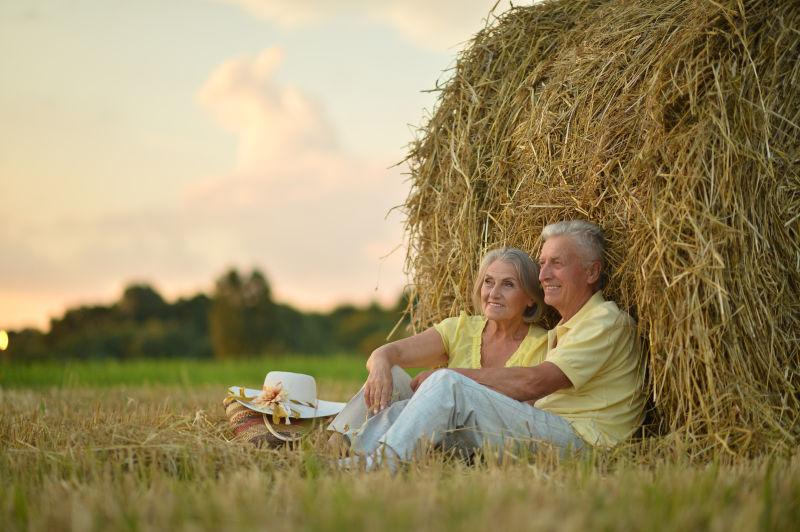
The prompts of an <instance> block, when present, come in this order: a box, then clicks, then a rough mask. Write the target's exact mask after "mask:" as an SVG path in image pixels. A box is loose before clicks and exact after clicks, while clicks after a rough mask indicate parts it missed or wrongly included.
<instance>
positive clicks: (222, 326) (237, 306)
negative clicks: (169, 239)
mask: <svg viewBox="0 0 800 532" xmlns="http://www.w3.org/2000/svg"><path fill="white" fill-rule="evenodd" d="M276 318H277V309H276V305H275V303H274V302H273V301H272V290H271V289H270V286H269V283H268V282H267V279H266V278H265V277H264V275H263V274H262V273H261V272H259V271H258V270H253V271H252V272H251V273H250V275H249V276H246V277H242V276H241V275H240V274H239V272H238V271H237V270H236V269H231V270H229V271H228V272H227V273H225V274H223V275H222V276H221V277H220V278H219V279H217V282H216V285H215V290H214V296H213V299H212V303H211V310H210V311H209V330H210V334H211V345H212V347H213V350H214V355H215V356H216V357H218V358H229V357H236V356H249V355H255V354H260V353H264V352H265V351H266V350H267V349H268V348H269V347H270V344H271V343H273V342H275V341H276V340H277V334H276V333H277V332H278V327H277V323H276Z"/></svg>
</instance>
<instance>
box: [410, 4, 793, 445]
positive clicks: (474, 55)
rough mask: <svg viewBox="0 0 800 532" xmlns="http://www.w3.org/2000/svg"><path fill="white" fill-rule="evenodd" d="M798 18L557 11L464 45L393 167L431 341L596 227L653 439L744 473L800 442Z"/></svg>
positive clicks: (758, 10)
mask: <svg viewBox="0 0 800 532" xmlns="http://www.w3.org/2000/svg"><path fill="white" fill-rule="evenodd" d="M798 57H800V3H798V2H797V0H771V1H759V0H754V1H744V0H742V1H715V2H712V1H710V0H701V1H695V0H665V1H661V2H650V1H649V0H630V1H624V0H609V1H597V0H564V1H550V2H544V3H541V4H537V5H533V6H530V7H518V8H512V9H511V10H510V11H508V12H506V13H504V14H503V15H501V16H500V17H499V18H498V19H497V20H495V21H494V23H492V24H491V25H489V26H488V27H487V28H486V29H484V30H483V31H481V32H480V33H478V34H477V35H476V36H475V37H474V39H473V40H472V41H471V42H470V43H469V45H468V46H467V47H466V49H465V50H464V51H463V52H462V53H461V54H460V56H459V59H458V61H457V64H456V67H455V69H454V70H453V73H452V76H451V78H450V79H449V81H447V83H445V84H444V85H443V87H442V88H441V94H440V97H439V100H438V104H437V107H436V109H435V110H434V113H433V114H432V117H431V118H430V120H429V122H428V123H427V124H426V125H425V126H424V127H423V128H422V129H421V130H420V135H419V136H418V138H417V140H416V141H415V142H414V143H412V145H411V150H410V153H409V157H408V162H409V165H410V168H411V183H412V188H411V192H410V194H409V197H408V199H407V201H406V204H405V211H406V215H407V222H406V224H407V231H408V234H409V243H410V245H409V253H408V258H407V268H408V270H409V272H410V273H411V274H412V276H413V281H414V285H415V287H416V290H417V294H416V295H417V302H416V306H415V307H414V308H413V311H412V315H413V318H414V322H415V324H417V326H425V325H428V324H430V323H432V322H434V321H436V320H439V319H441V318H444V317H446V316H449V315H453V314H454V313H456V312H457V311H458V310H459V309H462V308H468V307H469V288H470V283H471V281H472V278H473V275H474V274H475V270H476V265H477V263H478V260H479V257H480V256H481V254H482V253H483V252H484V251H485V250H486V249H487V248H491V247H494V246H497V245H501V244H502V245H515V246H519V247H521V248H523V249H527V250H529V251H530V252H531V253H534V254H535V253H537V252H538V249H539V245H540V242H539V234H540V232H541V230H542V227H543V226H544V225H545V224H547V223H550V222H553V221H557V220H561V219H569V218H584V219H589V220H592V221H595V222H597V223H599V224H600V225H601V226H602V227H603V228H604V229H605V231H606V233H607V236H608V237H609V241H610V244H611V247H610V250H609V255H608V261H609V264H610V266H611V271H610V278H609V284H608V287H607V289H606V290H605V293H606V294H607V296H609V297H610V298H612V299H614V300H615V301H617V303H618V304H619V305H620V306H621V307H622V308H625V309H627V310H628V311H629V312H631V314H633V315H634V316H636V317H637V319H638V323H639V328H640V332H641V334H642V336H643V338H645V339H646V341H647V343H648V344H649V350H648V353H647V354H646V356H647V357H648V360H647V362H648V368H649V376H650V382H649V385H648V386H649V391H650V396H651V398H652V401H653V403H654V405H655V418H656V421H657V422H658V424H659V425H660V426H661V428H662V429H663V430H664V431H665V432H666V431H668V432H670V433H672V434H675V435H678V436H680V437H681V438H682V439H683V440H685V441H687V442H689V443H690V444H692V445H694V446H695V448H696V449H702V448H706V449H707V448H709V446H721V447H723V448H725V449H728V450H731V451H733V452H735V453H737V454H740V453H741V454H748V453H750V452H763V451H765V450H767V449H773V448H775V447H776V446H778V447H780V446H786V445H789V446H791V445H794V444H796V443H797V442H798V440H800V429H798V422H799V421H800V419H798V418H799V417H800V370H799V369H798V368H800V350H799V347H798V346H799V345H800V234H799V233H800V141H798V138H800V63H799V62H798Z"/></svg>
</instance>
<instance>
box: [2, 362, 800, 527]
mask: <svg viewBox="0 0 800 532" xmlns="http://www.w3.org/2000/svg"><path fill="white" fill-rule="evenodd" d="M265 368H275V369H286V370H298V371H306V372H309V373H313V374H315V375H317V376H318V381H319V387H320V395H321V396H322V397H324V398H328V399H334V400H337V399H338V400H344V399H347V398H348V396H349V395H351V394H352V393H353V392H354V391H355V390H356V389H357V387H358V386H359V383H360V381H361V379H362V378H363V376H364V374H365V371H364V369H363V360H362V359H357V358H349V357H344V356H342V357H333V358H322V357H320V358H314V357H304V358H300V357H293V358H287V359H281V360H277V361H275V360H273V361H266V360H251V361H243V362H230V363H218V362H210V361H209V362H175V361H161V362H153V361H150V362H128V363H83V364H73V365H70V366H59V365H55V364H49V365H47V364H45V365H38V366H0V386H1V387H2V388H0V403H2V404H0V448H1V449H2V452H1V453H0V479H1V480H2V484H0V528H2V529H3V530H8V531H11V530H109V529H112V530H237V531H241V530H254V529H257V530H267V529H269V530H358V529H383V530H409V529H413V530H485V529H486V528H488V527H497V528H498V529H526V530H555V529H558V530H616V529H619V530H632V529H633V530H644V529H647V530H675V529H680V530H695V529H709V530H730V529H734V530H791V529H796V528H795V527H796V526H797V523H798V522H800V452H798V451H796V450H795V451H794V453H792V454H790V455H784V456H773V457H765V458H758V459H752V460H743V459H732V458H730V457H727V456H718V457H716V458H714V459H711V460H709V461H705V462H698V461H696V460H695V461H692V460H690V459H689V458H687V457H686V456H685V455H684V454H683V453H681V451H680V447H679V446H678V445H677V444H676V445H674V446H673V447H672V448H671V449H669V450H667V451H665V450H664V446H663V445H661V446H660V447H659V451H658V452H656V451H648V450H647V449H644V447H639V448H638V449H629V450H627V451H622V452H616V453H598V454H592V455H587V456H584V457H582V458H579V459H570V460H564V461H559V460H558V459H556V458H555V457H553V456H548V455H544V454H542V455H531V456H508V455H507V456H506V459H505V460H504V461H503V463H498V462H497V460H494V459H492V458H491V457H486V458H484V459H483V460H478V461H476V463H475V464H472V465H470V464H466V463H463V462H460V461H458V460H453V459H450V458H449V457H447V456H445V455H444V454H442V453H438V452H433V453H429V454H428V455H427V456H425V457H424V458H423V459H422V460H420V461H419V462H418V463H415V464H412V465H410V466H409V467H408V468H407V469H405V470H403V471H402V472H401V473H400V474H399V475H397V476H396V477H392V476H391V475H390V474H389V473H388V472H387V471H378V472H374V473H363V472H351V471H340V470H339V469H338V468H336V467H335V466H334V463H335V458H336V456H335V455H333V454H332V453H330V452H328V451H326V450H325V448H324V445H323V439H324V435H323V434H322V433H321V432H319V433H315V434H312V436H311V437H310V438H309V439H308V440H307V441H306V442H305V443H304V445H303V446H302V448H300V449H296V450H289V449H278V450H266V449H265V450H255V449H252V448H250V447H249V446H248V445H245V444H241V443H233V442H230V441H229V439H230V434H229V433H228V430H227V427H226V420H225V418H224V413H223V410H222V407H221V400H222V398H223V396H224V390H225V387H226V386H227V385H230V384H244V385H254V386H258V385H259V384H260V380H261V378H262V374H263V373H264V372H265Z"/></svg>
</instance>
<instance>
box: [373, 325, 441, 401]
mask: <svg viewBox="0 0 800 532" xmlns="http://www.w3.org/2000/svg"><path fill="white" fill-rule="evenodd" d="M445 364H447V353H446V352H445V349H444V344H443V343H442V337H441V336H439V333H438V332H436V330H435V329H434V328H433V327H431V328H430V329H426V330H425V331H423V332H421V333H419V334H415V335H414V336H409V337H408V338H403V339H401V340H396V341H394V342H391V343H388V344H386V345H382V346H381V347H379V348H378V349H376V350H375V351H373V352H372V354H371V355H370V357H369V359H368V360H367V370H369V376H368V377H367V382H366V383H365V384H364V402H365V403H366V404H367V410H369V411H371V412H373V413H378V412H380V411H381V410H383V409H384V408H386V407H387V406H389V403H391V401H392V391H393V390H394V383H393V382H392V368H393V367H394V366H400V367H401V368H420V367H431V366H442V365H445ZM421 382H422V381H420V383H421Z"/></svg>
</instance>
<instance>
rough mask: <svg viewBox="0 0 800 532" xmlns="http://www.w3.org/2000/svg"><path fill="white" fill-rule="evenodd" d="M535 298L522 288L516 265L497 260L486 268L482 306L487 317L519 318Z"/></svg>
mask: <svg viewBox="0 0 800 532" xmlns="http://www.w3.org/2000/svg"><path fill="white" fill-rule="evenodd" d="M531 305H533V299H531V298H530V297H528V295H527V294H526V293H525V291H524V290H523V289H522V285H521V284H520V282H519V277H518V276H517V270H516V268H514V265H513V264H511V263H509V262H505V261H502V260H496V261H494V262H493V263H491V264H490V265H489V267H488V268H486V273H484V275H483V283H482V284H481V307H482V308H483V315H484V316H486V318H487V319H490V320H495V321H503V320H509V321H510V320H517V319H520V318H521V317H522V313H523V312H525V309H526V308H527V307H529V306H531Z"/></svg>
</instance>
